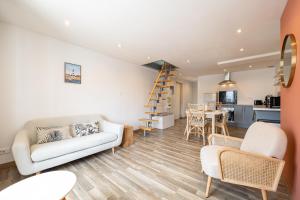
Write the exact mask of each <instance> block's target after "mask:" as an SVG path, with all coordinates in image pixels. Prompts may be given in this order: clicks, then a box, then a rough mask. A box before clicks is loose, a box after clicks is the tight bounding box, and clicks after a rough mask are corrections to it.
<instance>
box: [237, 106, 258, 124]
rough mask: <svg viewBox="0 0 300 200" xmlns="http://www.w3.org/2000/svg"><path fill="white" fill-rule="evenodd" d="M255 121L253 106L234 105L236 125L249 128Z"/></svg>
mask: <svg viewBox="0 0 300 200" xmlns="http://www.w3.org/2000/svg"><path fill="white" fill-rule="evenodd" d="M252 123H253V106H250V105H234V123H233V124H232V125H233V126H235V127H240V128H249V126H250V125H251V124H252Z"/></svg>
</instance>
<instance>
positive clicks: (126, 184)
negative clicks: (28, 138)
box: [0, 120, 290, 200]
mask: <svg viewBox="0 0 300 200" xmlns="http://www.w3.org/2000/svg"><path fill="white" fill-rule="evenodd" d="M184 126H185V120H177V121H176V125H175V126H174V127H172V128H169V129H166V130H164V131H155V132H152V133H151V134H150V135H148V136H146V137H143V136H142V135H141V134H137V138H136V140H135V144H134V145H132V146H130V147H128V148H118V149H117V151H116V153H115V154H114V155H113V154H112V152H111V150H107V151H104V152H101V153H98V154H95V155H92V156H90V157H86V158H83V159H80V160H77V161H74V162H71V163H68V164H66V165H63V166H60V167H57V168H54V169H52V170H70V171H72V172H74V173H75V174H76V175H77V178H78V180H77V184H76V185H75V187H74V189H73V191H72V192H71V193H70V194H69V195H68V197H67V199H68V200H69V199H72V200H91V199H97V200H100V199H111V200H112V199H142V200H144V199H145V200H146V199H193V200H194V199H195V200H196V199H205V198H204V192H205V186H206V180H207V176H206V175H204V174H201V173H200V171H201V165H200V160H199V151H200V148H201V145H202V141H201V139H199V138H197V137H192V138H191V140H190V141H189V142H187V141H186V140H185V138H184V136H183V131H184ZM230 132H231V135H233V136H239V137H243V135H244V134H245V130H244V129H230ZM22 178H23V177H21V176H20V175H19V174H18V172H17V170H16V168H15V167H9V168H4V169H3V168H2V169H0V190H1V189H3V188H5V187H7V186H8V185H10V184H12V183H14V182H16V181H19V180H20V179H22ZM33 191H34V188H33ZM208 199H212V200H219V199H224V200H225V199H226V200H236V199H239V200H240V199H261V193H260V191H259V190H257V189H251V188H247V187H240V186H236V185H232V184H228V183H223V182H220V181H218V180H213V183H212V188H211V196H210V198H208ZM269 199H271V200H283V199H290V198H289V196H288V195H287V188H286V187H285V186H284V184H282V183H281V184H280V186H279V187H278V190H277V192H276V193H274V192H270V193H269Z"/></svg>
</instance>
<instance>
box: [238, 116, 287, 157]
mask: <svg viewBox="0 0 300 200" xmlns="http://www.w3.org/2000/svg"><path fill="white" fill-rule="evenodd" d="M286 146H287V137H286V135H285V133H284V131H283V130H281V129H280V128H279V127H277V126H274V125H272V124H269V123H264V122H255V123H254V124H252V125H251V126H250V127H249V129H248V130H247V133H246V135H245V138H244V140H243V142H242V145H241V150H242V151H246V152H251V153H257V154H261V155H264V156H268V157H274V158H278V159H282V158H283V156H284V154H285V151H286Z"/></svg>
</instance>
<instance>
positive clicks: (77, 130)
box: [70, 121, 100, 137]
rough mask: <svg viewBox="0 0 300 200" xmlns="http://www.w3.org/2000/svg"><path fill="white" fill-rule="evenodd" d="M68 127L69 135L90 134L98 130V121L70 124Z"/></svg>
mask: <svg viewBox="0 0 300 200" xmlns="http://www.w3.org/2000/svg"><path fill="white" fill-rule="evenodd" d="M70 129H71V135H72V136H73V137H81V136H87V135H91V134H94V133H99V132H100V129H99V122H98V121H97V122H88V123H78V124H72V125H71V126H70Z"/></svg>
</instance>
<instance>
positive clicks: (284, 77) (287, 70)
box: [280, 34, 297, 87]
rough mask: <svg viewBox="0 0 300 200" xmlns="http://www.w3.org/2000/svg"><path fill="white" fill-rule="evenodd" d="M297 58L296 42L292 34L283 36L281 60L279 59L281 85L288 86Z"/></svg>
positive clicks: (290, 82)
mask: <svg viewBox="0 0 300 200" xmlns="http://www.w3.org/2000/svg"><path fill="white" fill-rule="evenodd" d="M296 60H297V43H296V38H295V36H294V35H293V34H288V35H286V36H285V38H284V41H283V45H282V49H281V61H280V71H281V75H280V79H281V84H282V86H283V87H290V86H291V84H292V82H293V78H294V74H295V68H296Z"/></svg>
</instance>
